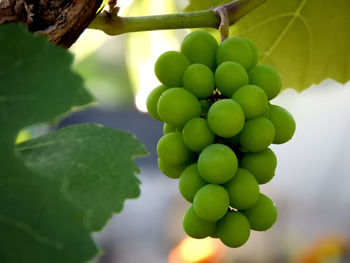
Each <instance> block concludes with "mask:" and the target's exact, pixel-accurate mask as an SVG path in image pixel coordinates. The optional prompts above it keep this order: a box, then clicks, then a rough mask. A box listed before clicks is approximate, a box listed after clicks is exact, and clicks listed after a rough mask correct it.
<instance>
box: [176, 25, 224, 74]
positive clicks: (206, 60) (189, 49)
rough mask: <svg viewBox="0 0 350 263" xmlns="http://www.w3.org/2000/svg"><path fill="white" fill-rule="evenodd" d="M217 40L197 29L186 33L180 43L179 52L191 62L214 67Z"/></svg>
mask: <svg viewBox="0 0 350 263" xmlns="http://www.w3.org/2000/svg"><path fill="white" fill-rule="evenodd" d="M217 47H218V42H217V41H216V39H215V38H214V37H213V36H212V35H211V34H210V33H208V32H207V31H204V30H197V31H194V32H192V33H190V34H188V35H187V36H186V37H185V38H184V40H183V41H182V44H181V52H182V53H183V54H185V55H186V57H188V59H189V60H190V61H191V63H200V64H203V65H206V66H207V67H209V68H211V69H214V68H215V64H216V62H215V60H216V49H217Z"/></svg>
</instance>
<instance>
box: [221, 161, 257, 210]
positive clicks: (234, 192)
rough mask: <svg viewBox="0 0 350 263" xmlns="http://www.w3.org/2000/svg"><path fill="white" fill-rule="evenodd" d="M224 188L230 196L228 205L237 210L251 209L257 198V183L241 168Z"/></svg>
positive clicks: (252, 176)
mask: <svg viewBox="0 0 350 263" xmlns="http://www.w3.org/2000/svg"><path fill="white" fill-rule="evenodd" d="M224 187H225V188H226V190H227V192H228V194H229V196H230V205H231V206H232V207H233V208H236V209H239V210H240V209H247V208H250V207H252V206H253V205H254V204H255V203H256V201H257V200H258V198H259V183H258V182H257V180H256V179H255V177H254V175H252V174H251V173H250V172H249V171H248V170H245V169H242V168H238V170H237V172H236V174H235V176H234V177H233V178H232V179H231V180H230V181H228V182H227V183H226V184H225V185H224Z"/></svg>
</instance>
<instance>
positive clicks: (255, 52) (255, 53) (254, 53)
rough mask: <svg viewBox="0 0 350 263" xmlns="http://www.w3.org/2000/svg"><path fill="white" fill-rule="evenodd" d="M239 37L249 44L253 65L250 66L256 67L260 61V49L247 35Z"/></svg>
mask: <svg viewBox="0 0 350 263" xmlns="http://www.w3.org/2000/svg"><path fill="white" fill-rule="evenodd" d="M239 38H240V39H242V40H244V41H245V42H246V43H247V44H248V45H249V47H250V50H251V51H252V65H251V66H250V67H254V66H255V65H256V63H257V62H258V49H257V48H256V46H255V44H254V42H253V41H251V40H250V39H249V38H246V37H239Z"/></svg>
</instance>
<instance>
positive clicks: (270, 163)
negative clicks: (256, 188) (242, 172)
mask: <svg viewBox="0 0 350 263" xmlns="http://www.w3.org/2000/svg"><path fill="white" fill-rule="evenodd" d="M276 166H277V158H276V155H275V154H274V153H273V151H272V150H271V149H269V148H267V149H266V150H264V151H262V152H257V153H249V152H248V153H245V154H244V155H243V157H242V159H241V161H240V167H242V168H244V169H247V170H248V171H250V172H251V173H252V174H253V175H254V176H255V178H256V180H257V181H258V183H259V184H266V183H267V182H269V181H270V180H271V179H272V178H273V176H274V175H275V170H276Z"/></svg>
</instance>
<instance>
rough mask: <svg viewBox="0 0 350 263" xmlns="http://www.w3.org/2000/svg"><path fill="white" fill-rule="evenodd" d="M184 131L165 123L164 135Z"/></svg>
mask: <svg viewBox="0 0 350 263" xmlns="http://www.w3.org/2000/svg"><path fill="white" fill-rule="evenodd" d="M181 131H182V129H181V128H180V127H175V126H173V125H171V124H169V123H166V122H165V123H164V124H163V134H164V135H165V134H167V133H169V132H181Z"/></svg>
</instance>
